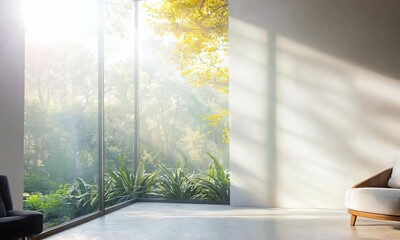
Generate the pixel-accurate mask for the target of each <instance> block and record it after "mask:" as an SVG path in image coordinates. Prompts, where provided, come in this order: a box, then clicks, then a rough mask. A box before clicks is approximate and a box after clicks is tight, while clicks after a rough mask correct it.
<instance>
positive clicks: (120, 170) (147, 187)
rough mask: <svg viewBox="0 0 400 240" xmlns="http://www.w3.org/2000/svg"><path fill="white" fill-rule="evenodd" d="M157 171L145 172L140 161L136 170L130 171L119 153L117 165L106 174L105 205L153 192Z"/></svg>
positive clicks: (145, 195)
mask: <svg viewBox="0 0 400 240" xmlns="http://www.w3.org/2000/svg"><path fill="white" fill-rule="evenodd" d="M157 174H158V171H157V170H156V171H154V172H152V173H146V170H145V169H144V164H143V162H141V163H140V164H139V166H138V169H137V171H136V175H135V174H134V172H133V171H130V170H129V169H128V168H127V167H126V165H125V159H124V157H123V155H122V154H121V155H120V157H119V165H118V166H117V167H116V168H115V169H114V170H109V171H108V173H107V175H106V190H105V199H106V205H107V206H109V205H113V204H116V203H121V202H124V201H127V200H129V199H133V198H145V197H148V196H151V195H152V194H153V188H154V186H155V180H156V177H157Z"/></svg>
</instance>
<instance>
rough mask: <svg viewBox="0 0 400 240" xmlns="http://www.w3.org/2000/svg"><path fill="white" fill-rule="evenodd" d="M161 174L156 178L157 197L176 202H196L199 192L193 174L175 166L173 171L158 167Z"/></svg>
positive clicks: (161, 166)
mask: <svg viewBox="0 0 400 240" xmlns="http://www.w3.org/2000/svg"><path fill="white" fill-rule="evenodd" d="M159 167H160V168H161V174H160V176H159V178H158V184H157V186H158V189H157V196H158V197H162V198H166V199H176V200H197V199H199V197H200V195H199V193H200V191H199V188H198V185H197V183H196V181H195V175H194V173H192V174H189V173H188V170H187V169H186V168H181V167H180V166H179V165H176V167H175V169H174V170H171V169H169V168H167V167H166V166H164V165H159Z"/></svg>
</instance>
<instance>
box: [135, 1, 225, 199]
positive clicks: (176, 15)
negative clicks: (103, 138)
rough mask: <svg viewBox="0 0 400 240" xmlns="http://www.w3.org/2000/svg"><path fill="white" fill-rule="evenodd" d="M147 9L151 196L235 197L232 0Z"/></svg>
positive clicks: (142, 32)
mask: <svg viewBox="0 0 400 240" xmlns="http://www.w3.org/2000/svg"><path fill="white" fill-rule="evenodd" d="M139 16H140V20H139V37H140V43H139V44H140V47H139V49H140V52H139V54H140V55H139V56H140V57H139V59H140V60H139V62H140V84H139V86H140V91H139V92H140V107H139V109H140V150H141V152H140V156H141V164H142V165H143V167H144V169H145V170H144V171H145V172H147V173H153V174H156V175H157V178H156V179H157V180H156V181H155V182H153V183H152V184H153V185H152V188H151V193H150V194H148V195H147V197H156V198H163V199H179V200H208V201H222V202H227V201H229V173H228V159H229V156H228V142H229V139H228V138H229V136H228V115H229V111H228V98H227V93H228V62H227V59H228V4H227V1H226V0H222V1H203V3H202V4H199V1H175V0H148V1H144V2H141V3H140V13H139ZM213 159H214V160H215V161H213ZM209 166H210V168H209ZM220 169H221V171H220Z"/></svg>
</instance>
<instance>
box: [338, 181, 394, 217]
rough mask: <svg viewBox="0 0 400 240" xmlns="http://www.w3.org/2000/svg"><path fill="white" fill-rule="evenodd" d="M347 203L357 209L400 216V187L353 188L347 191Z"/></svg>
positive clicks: (347, 205) (349, 206)
mask: <svg viewBox="0 0 400 240" xmlns="http://www.w3.org/2000/svg"><path fill="white" fill-rule="evenodd" d="M345 204H346V207H347V208H350V209H353V210H356V211H361V212H369V213H377V214H385V215H395V216H400V189H394V188H353V189H350V190H347V191H346V195H345Z"/></svg>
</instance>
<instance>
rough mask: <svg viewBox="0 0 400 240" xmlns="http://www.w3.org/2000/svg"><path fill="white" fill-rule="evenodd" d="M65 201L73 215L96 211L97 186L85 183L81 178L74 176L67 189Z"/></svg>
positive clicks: (97, 201) (97, 200) (97, 206)
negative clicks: (73, 180)
mask: <svg viewBox="0 0 400 240" xmlns="http://www.w3.org/2000/svg"><path fill="white" fill-rule="evenodd" d="M67 203H68V204H69V206H70V207H71V213H72V216H73V217H80V216H83V215H86V214H88V213H92V212H95V211H97V210H98V208H99V195H98V190H97V186H96V185H91V184H88V183H86V182H85V181H84V180H83V179H82V178H76V179H75V182H74V183H73V184H72V185H71V186H70V188H69V190H68V198H67Z"/></svg>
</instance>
